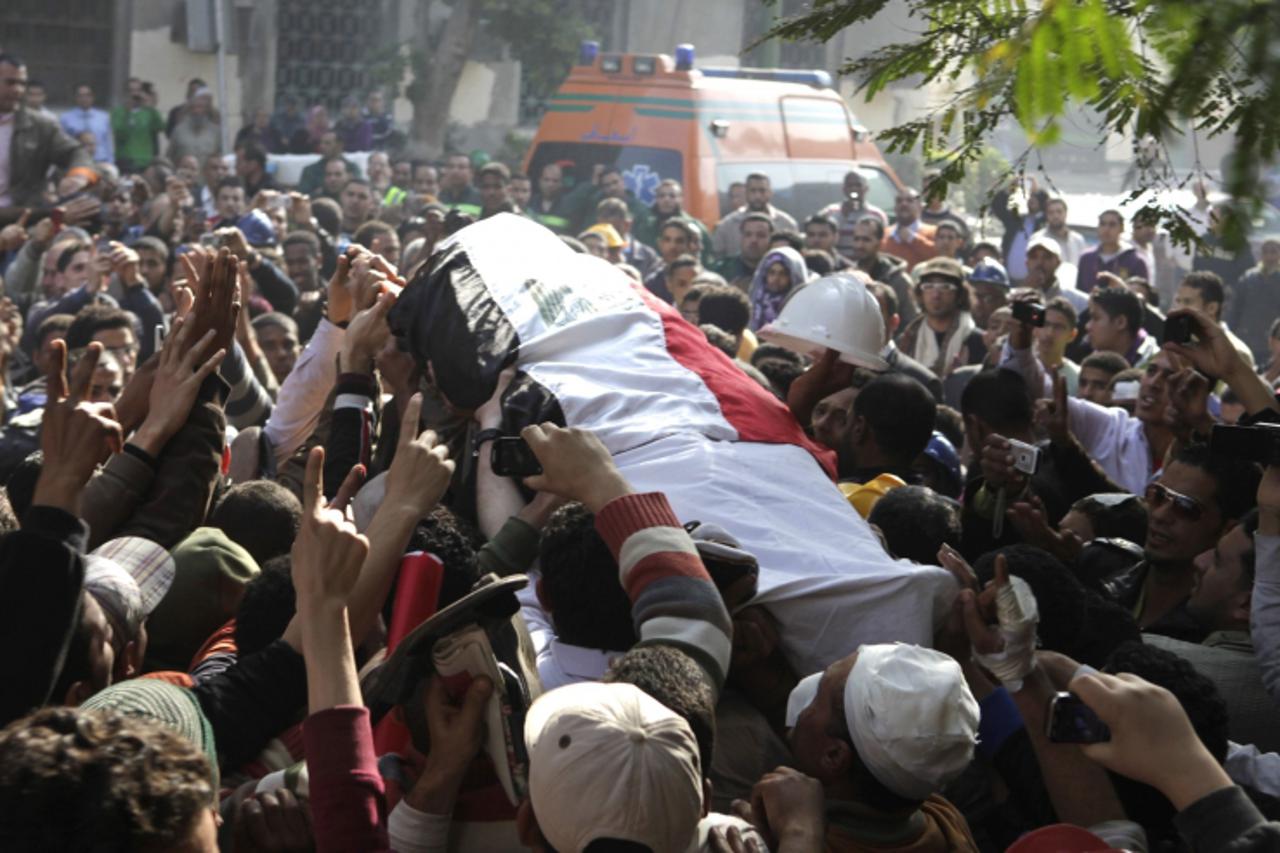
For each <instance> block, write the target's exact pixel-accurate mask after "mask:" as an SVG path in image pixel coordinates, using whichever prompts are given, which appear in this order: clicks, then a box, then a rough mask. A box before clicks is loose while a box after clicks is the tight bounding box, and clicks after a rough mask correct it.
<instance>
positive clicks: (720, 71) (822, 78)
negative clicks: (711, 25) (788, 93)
mask: <svg viewBox="0 0 1280 853" xmlns="http://www.w3.org/2000/svg"><path fill="white" fill-rule="evenodd" d="M699 70H700V71H702V73H703V76H706V77H733V78H736V79H739V80H772V81H774V82H776V83H804V84H805V85H808V86H816V87H818V88H824V89H829V88H831V75H830V74H828V73H827V72H826V71H821V70H813V71H787V70H780V69H775V68H707V67H703V68H701V69H699Z"/></svg>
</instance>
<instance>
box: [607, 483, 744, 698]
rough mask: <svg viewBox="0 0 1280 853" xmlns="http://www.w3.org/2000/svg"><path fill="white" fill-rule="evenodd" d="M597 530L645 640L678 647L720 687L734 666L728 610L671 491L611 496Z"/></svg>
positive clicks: (636, 626) (731, 630)
mask: <svg viewBox="0 0 1280 853" xmlns="http://www.w3.org/2000/svg"><path fill="white" fill-rule="evenodd" d="M596 529H597V530H598V531H599V532H600V536H601V537H602V538H603V539H604V541H605V543H606V544H607V545H608V546H609V550H610V551H612V552H613V555H614V557H615V558H616V559H617V561H618V569H619V572H620V580H621V581H622V588H623V589H624V590H626V593H627V597H628V598H630V599H631V616H632V619H634V620H635V628H636V636H638V637H639V638H640V645H654V644H660V643H661V644H666V645H671V646H675V647H677V648H679V649H680V650H681V651H683V652H685V653H686V654H688V655H689V656H690V657H692V658H693V659H694V660H696V661H697V662H698V663H699V664H700V665H701V666H702V667H703V669H705V670H706V671H707V674H708V675H709V676H710V677H711V681H712V683H713V684H714V685H715V688H716V690H717V691H719V689H720V687H721V686H723V685H724V680H725V676H726V674H727V673H728V670H729V652H730V649H731V638H732V636H733V627H732V623H731V622H730V620H729V611H728V610H726V609H725V606H724V601H723V600H722V599H721V598H720V593H719V591H718V590H717V589H716V587H715V584H713V583H712V582H711V576H710V575H709V574H707V569H706V567H705V566H703V565H702V560H701V558H699V557H698V552H697V549H696V548H694V545H693V540H692V539H690V538H689V534H688V533H686V532H685V530H684V528H683V527H682V526H681V525H680V522H679V520H677V519H676V516H675V513H674V512H672V511H671V506H670V504H668V503H667V499H666V496H664V495H662V494H661V493H658V492H653V493H649V494H640V495H626V496H624V497H621V498H617V499H615V500H613V501H610V502H609V503H608V504H607V505H606V506H605V507H604V508H603V509H602V510H600V512H599V513H597V514H596Z"/></svg>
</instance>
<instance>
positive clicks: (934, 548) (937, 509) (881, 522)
mask: <svg viewBox="0 0 1280 853" xmlns="http://www.w3.org/2000/svg"><path fill="white" fill-rule="evenodd" d="M867 521H868V522H870V523H871V524H874V525H875V526H876V527H879V528H880V532H881V533H883V534H884V538H885V545H886V546H887V547H888V549H889V553H890V554H892V555H893V556H894V557H900V558H902V559H905V560H913V561H915V562H917V563H922V564H924V565H936V564H937V562H938V549H940V548H941V547H942V546H943V544H947V545H951V546H952V547H955V548H959V547H960V532H961V530H960V505H959V504H957V503H956V502H955V501H952V500H948V499H946V498H944V497H942V496H941V495H939V494H938V493H937V492H935V491H934V490H933V489H930V488H928V487H926V486H903V487H901V488H897V489H891V490H890V491H889V492H888V493H887V494H885V495H884V497H882V498H880V500H878V501H876V503H875V506H873V507H872V508H871V514H870V515H869V516H868V517H867Z"/></svg>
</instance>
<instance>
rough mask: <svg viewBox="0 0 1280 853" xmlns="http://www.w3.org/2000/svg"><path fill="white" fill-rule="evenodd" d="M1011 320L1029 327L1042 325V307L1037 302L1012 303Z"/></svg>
mask: <svg viewBox="0 0 1280 853" xmlns="http://www.w3.org/2000/svg"><path fill="white" fill-rule="evenodd" d="M1013 319H1015V320H1017V321H1018V322H1019V323H1026V324H1028V325H1031V326H1037V327H1039V326H1043V325H1044V306H1043V305H1041V304H1040V303H1038V302H1014V303H1013Z"/></svg>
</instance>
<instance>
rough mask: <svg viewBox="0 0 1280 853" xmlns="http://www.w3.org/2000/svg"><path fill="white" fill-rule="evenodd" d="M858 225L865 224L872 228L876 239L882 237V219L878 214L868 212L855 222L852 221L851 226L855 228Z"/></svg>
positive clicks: (881, 238)
mask: <svg viewBox="0 0 1280 853" xmlns="http://www.w3.org/2000/svg"><path fill="white" fill-rule="evenodd" d="M859 225H866V226H868V227H869V228H871V229H873V230H874V231H875V232H876V239H877V240H883V239H884V220H883V219H881V218H880V217H879V216H876V215H875V214H871V213H868V214H867V215H866V216H863V217H862V218H860V219H859V220H858V221H857V222H855V223H853V227H855V228H857V227H858V226H859Z"/></svg>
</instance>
